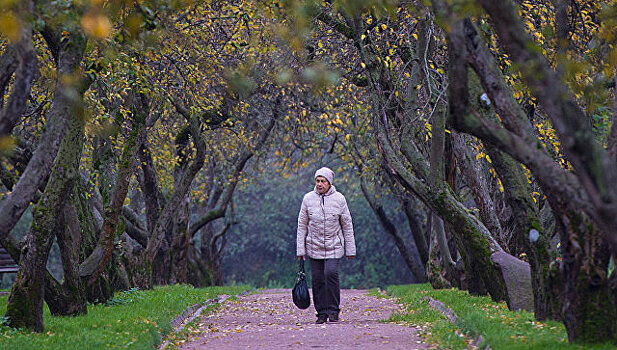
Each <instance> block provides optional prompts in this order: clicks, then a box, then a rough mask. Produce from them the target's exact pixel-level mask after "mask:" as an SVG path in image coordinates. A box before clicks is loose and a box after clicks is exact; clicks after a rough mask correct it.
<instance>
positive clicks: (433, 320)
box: [388, 284, 615, 350]
mask: <svg viewBox="0 0 617 350" xmlns="http://www.w3.org/2000/svg"><path fill="white" fill-rule="evenodd" d="M388 292H389V294H390V295H392V296H394V297H396V298H397V299H399V301H400V302H402V303H404V304H405V305H406V306H407V312H406V313H405V314H401V315H394V316H393V317H392V318H391V321H399V322H408V323H412V324H415V325H419V326H421V327H422V328H423V331H422V332H421V333H422V334H421V335H422V336H423V337H424V338H425V339H427V340H428V341H429V342H431V343H436V344H438V345H439V347H440V348H449V349H465V347H466V346H467V343H468V342H469V341H470V340H471V339H472V338H475V337H476V336H477V335H478V334H481V335H482V337H484V339H485V340H486V343H487V344H488V345H490V346H491V348H492V349H493V350H499V349H508V350H509V349H615V347H614V346H612V345H610V344H604V345H579V344H569V343H568V337H567V335H566V331H565V328H564V326H563V324H562V323H560V322H555V321H546V322H538V321H536V320H535V319H534V317H533V314H532V313H529V312H525V311H516V312H513V311H509V310H508V308H507V306H506V304H505V303H503V302H502V303H495V302H493V301H492V300H491V299H490V298H489V297H476V296H472V295H469V293H467V292H465V291H459V290H456V289H445V290H433V289H432V288H431V286H430V285H429V284H415V285H404V286H391V287H389V288H388ZM423 297H432V298H433V299H436V300H439V301H441V302H443V303H444V304H446V306H448V307H449V308H450V309H452V310H453V311H454V313H456V315H457V316H458V317H459V321H458V322H457V323H456V324H452V323H450V322H449V321H448V320H447V319H446V318H445V317H444V316H443V315H442V314H441V313H440V312H438V311H435V310H434V309H432V308H431V307H430V306H429V305H428V303H427V302H426V301H425V300H424V299H423ZM457 333H458V334H457Z"/></svg>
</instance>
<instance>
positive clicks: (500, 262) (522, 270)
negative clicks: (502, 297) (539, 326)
mask: <svg viewBox="0 0 617 350" xmlns="http://www.w3.org/2000/svg"><path fill="white" fill-rule="evenodd" d="M491 260H492V261H493V262H494V263H495V265H497V266H498V267H499V268H500V269H501V273H502V274H503V279H504V280H505V282H506V288H507V289H508V297H509V299H510V303H509V305H508V306H509V307H510V309H511V310H526V311H529V312H533V290H532V287H531V272H530V270H529V263H526V262H524V261H522V260H520V259H517V258H515V257H514V256H512V255H510V254H508V253H505V252H503V251H501V252H496V253H493V254H492V255H491Z"/></svg>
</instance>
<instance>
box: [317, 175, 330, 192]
mask: <svg viewBox="0 0 617 350" xmlns="http://www.w3.org/2000/svg"><path fill="white" fill-rule="evenodd" d="M315 187H316V188H317V192H318V193H319V194H324V193H326V192H328V190H329V189H330V183H329V182H328V180H326V178H325V177H323V176H317V177H316V178H315Z"/></svg>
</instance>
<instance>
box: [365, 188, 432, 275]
mask: <svg viewBox="0 0 617 350" xmlns="http://www.w3.org/2000/svg"><path fill="white" fill-rule="evenodd" d="M360 186H361V189H362V193H363V194H364V198H366V201H367V202H368V204H369V206H370V207H371V209H373V212H374V213H375V215H376V216H377V219H378V220H379V223H380V224H381V227H382V228H383V229H384V231H385V232H386V233H387V234H388V236H390V238H391V239H392V241H393V242H394V245H395V246H396V248H397V249H398V251H399V253H400V254H401V257H402V258H403V261H405V264H406V265H407V268H409V271H411V273H413V275H414V276H415V278H416V280H417V281H418V282H420V283H424V282H426V280H427V278H426V270H425V269H424V265H422V264H420V263H419V262H416V261H415V259H414V257H413V254H412V253H411V252H410V251H409V250H408V249H407V245H406V244H405V241H404V240H403V237H401V235H400V233H399V232H398V229H397V228H396V226H395V225H394V223H392V221H391V220H390V218H389V217H388V214H387V213H386V211H385V210H384V208H383V205H381V202H380V201H379V200H378V199H377V198H375V196H374V195H372V194H371V193H370V192H369V189H368V188H367V185H366V181H365V180H364V179H361V184H360Z"/></svg>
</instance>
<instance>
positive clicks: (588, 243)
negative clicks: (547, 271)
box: [555, 208, 617, 343]
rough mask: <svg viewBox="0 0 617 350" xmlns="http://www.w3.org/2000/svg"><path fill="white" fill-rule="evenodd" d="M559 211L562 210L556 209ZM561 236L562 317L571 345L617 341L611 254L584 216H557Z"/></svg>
mask: <svg viewBox="0 0 617 350" xmlns="http://www.w3.org/2000/svg"><path fill="white" fill-rule="evenodd" d="M555 210H556V211H559V209H558V208H556V209H555ZM556 226H557V230H558V231H559V232H560V235H561V247H560V248H561V255H562V259H561V266H560V270H561V273H562V280H563V289H562V292H561V294H560V295H559V297H560V298H561V299H562V300H563V303H562V308H561V313H562V314H561V316H562V320H563V323H564V325H565V326H566V330H567V333H568V339H569V340H570V341H571V342H575V341H576V342H583V343H599V342H608V341H612V342H613V343H614V342H615V340H617V302H616V296H615V291H614V290H613V289H611V286H610V283H609V282H610V280H609V277H608V265H609V260H610V256H611V255H610V252H609V249H608V247H607V246H606V244H605V243H604V242H603V241H602V240H601V239H599V237H601V235H600V234H599V233H598V232H597V230H598V228H597V227H596V226H595V225H594V224H593V223H592V222H591V221H590V220H589V218H587V217H586V216H585V215H584V214H582V213H580V212H575V211H566V215H562V216H558V217H557V225H556Z"/></svg>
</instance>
